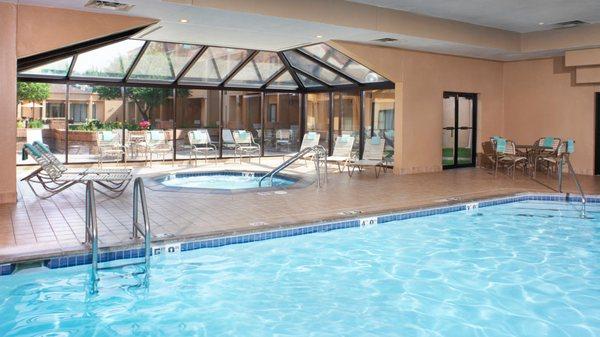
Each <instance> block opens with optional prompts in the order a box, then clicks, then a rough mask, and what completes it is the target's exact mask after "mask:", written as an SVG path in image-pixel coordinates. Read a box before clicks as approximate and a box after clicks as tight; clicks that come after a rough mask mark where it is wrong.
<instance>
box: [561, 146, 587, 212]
mask: <svg viewBox="0 0 600 337" xmlns="http://www.w3.org/2000/svg"><path fill="white" fill-rule="evenodd" d="M564 163H567V168H568V170H569V175H570V176H571V177H572V178H573V181H575V186H577V189H578V190H579V194H580V196H581V214H580V216H581V218H582V219H585V218H586V216H587V215H586V209H585V206H586V204H587V198H586V197H585V194H584V193H583V189H582V188H581V184H580V183H579V179H577V175H576V174H575V170H574V169H573V164H571V160H570V159H569V154H568V153H563V154H562V155H561V156H560V159H559V161H558V165H559V166H558V170H557V171H558V192H559V193H562V181H563V177H562V175H563V172H562V170H563V164H564Z"/></svg>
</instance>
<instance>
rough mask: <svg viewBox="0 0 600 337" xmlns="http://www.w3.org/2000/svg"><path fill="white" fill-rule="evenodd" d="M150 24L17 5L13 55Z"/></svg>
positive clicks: (124, 18) (150, 22)
mask: <svg viewBox="0 0 600 337" xmlns="http://www.w3.org/2000/svg"><path fill="white" fill-rule="evenodd" d="M154 22H156V20H154V19H147V18H140V17H132V16H124V15H114V14H97V13H89V12H82V11H74V10H68V9H61V8H48V7H38V6H27V5H19V6H18V30H17V34H18V36H17V55H18V57H24V56H29V55H34V54H38V53H42V52H45V51H49V50H53V49H57V48H62V47H65V46H68V45H72V44H76V43H80V42H84V41H87V40H91V39H95V38H98V37H101V36H105V35H111V34H115V33H118V32H123V31H126V30H129V29H133V28H136V27H142V26H146V25H149V24H152V23H154Z"/></svg>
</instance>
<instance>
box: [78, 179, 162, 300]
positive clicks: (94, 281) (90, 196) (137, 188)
mask: <svg viewBox="0 0 600 337" xmlns="http://www.w3.org/2000/svg"><path fill="white" fill-rule="evenodd" d="M140 204H141V206H142V217H143V220H144V225H143V227H142V226H141V225H140V223H139V221H138V220H139V205H140ZM140 235H141V236H142V237H143V238H144V264H145V270H144V272H145V273H146V274H147V273H148V271H149V270H150V254H151V242H152V235H151V231H150V217H149V216H148V202H147V201H146V192H145V190H144V181H143V180H142V178H139V177H138V178H136V179H135V182H134V184H133V235H132V238H134V239H135V238H138V237H140ZM85 244H91V246H92V270H91V276H90V279H91V280H90V281H91V282H90V284H91V289H90V292H91V293H92V294H95V293H97V292H98V281H99V278H98V269H107V268H111V267H103V268H99V267H98V256H99V254H98V221H97V217H96V197H95V195H94V182H93V181H91V180H90V181H88V182H87V183H86V190H85ZM136 264H139V263H136Z"/></svg>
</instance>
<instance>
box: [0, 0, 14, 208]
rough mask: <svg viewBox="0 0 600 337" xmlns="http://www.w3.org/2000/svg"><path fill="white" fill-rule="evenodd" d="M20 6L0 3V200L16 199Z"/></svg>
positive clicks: (0, 201)
mask: <svg viewBox="0 0 600 337" xmlns="http://www.w3.org/2000/svg"><path fill="white" fill-rule="evenodd" d="M16 30H17V7H16V5H14V4H8V3H0V93H1V94H2V98H1V99H0V135H2V137H0V158H2V160H0V203H9V202H15V201H16V200H17V187H16V182H17V173H16V169H15V167H16V165H17V162H16V159H17V158H16V156H15V147H16V139H17V129H16V123H17V114H16V107H17V93H16V88H17V83H16V78H17V53H16V46H17V45H16Z"/></svg>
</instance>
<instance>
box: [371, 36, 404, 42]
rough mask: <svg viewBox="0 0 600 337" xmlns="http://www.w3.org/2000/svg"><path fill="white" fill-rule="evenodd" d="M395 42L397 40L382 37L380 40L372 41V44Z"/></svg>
mask: <svg viewBox="0 0 600 337" xmlns="http://www.w3.org/2000/svg"><path fill="white" fill-rule="evenodd" d="M395 41H398V39H394V38H392V37H382V38H381V39H375V40H373V42H383V43H388V42H395Z"/></svg>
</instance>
